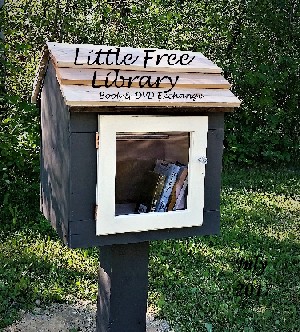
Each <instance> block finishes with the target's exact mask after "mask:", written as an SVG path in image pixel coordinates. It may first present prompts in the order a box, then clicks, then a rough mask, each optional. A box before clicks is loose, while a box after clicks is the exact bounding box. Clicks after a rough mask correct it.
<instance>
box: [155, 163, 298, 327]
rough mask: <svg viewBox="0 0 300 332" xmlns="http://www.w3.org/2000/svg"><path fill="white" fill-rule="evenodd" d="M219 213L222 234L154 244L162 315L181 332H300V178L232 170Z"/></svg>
mask: <svg viewBox="0 0 300 332" xmlns="http://www.w3.org/2000/svg"><path fill="white" fill-rule="evenodd" d="M221 212H222V213H221V215H222V216H221V234H220V236H205V237H198V238H193V239H185V240H180V241H178V240H177V241H175V240H170V241H165V242H156V243H153V245H152V254H151V265H150V266H151V269H150V285H151V292H152V296H153V300H154V301H156V303H158V304H159V306H160V309H161V314H162V315H164V316H165V317H166V318H167V319H168V320H169V322H170V323H171V325H172V326H173V327H174V330H175V331H188V332H192V331H195V332H200V331H207V330H208V328H207V327H206V326H207V325H205V324H211V326H212V330H213V331H214V332H215V331H220V332H224V331H228V332H229V331H230V332H233V331H263V332H268V331H281V332H283V331H289V332H291V331H295V332H296V331H300V317H299V303H300V279H299V275H300V173H299V172H296V171H288V170H283V171H274V172H270V171H265V170H245V169H244V170H236V169H231V170H227V171H226V172H224V176H223V190H222V203H221ZM256 260H257V263H256V266H254V264H255V261H256ZM241 262H242V263H241ZM245 262H246V264H245ZM249 263H252V266H250V264H249ZM263 264H264V266H265V269H264V268H263Z"/></svg>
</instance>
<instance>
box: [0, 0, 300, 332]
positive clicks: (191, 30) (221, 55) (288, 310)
mask: <svg viewBox="0 0 300 332" xmlns="http://www.w3.org/2000/svg"><path fill="white" fill-rule="evenodd" d="M118 3H119V5H110V4H109V3H108V2H107V1H105V0H98V1H96V0H92V1H88V0H76V1H75V0H62V1H56V0H49V1H45V0H33V1H28V0H21V1H14V0H6V1H5V9H4V10H3V9H1V11H0V30H2V31H3V32H4V34H5V41H4V42H2V41H1V40H0V71H1V73H0V74H1V75H0V77H1V80H0V107H1V112H0V121H1V130H0V156H1V158H0V229H1V234H0V235H1V244H0V303H1V305H0V316H1V319H2V320H0V327H3V326H5V325H7V324H9V322H11V320H12V319H14V318H15V315H16V314H17V312H18V310H19V309H20V308H28V307H30V306H32V305H33V303H34V301H35V300H36V299H41V300H42V301H43V302H45V303H46V302H47V301H54V300H55V301H65V300H66V299H67V294H69V293H70V294H74V295H75V293H76V294H80V296H82V297H83V298H89V299H91V298H94V297H95V294H96V289H95V284H96V283H95V269H96V260H95V256H94V253H93V255H92V256H90V253H89V252H87V251H72V252H71V251H69V250H67V249H66V248H64V247H62V245H61V244H60V243H59V242H58V240H57V238H56V236H55V234H54V232H52V231H51V228H50V226H49V225H48V224H47V223H46V222H45V220H44V219H41V217H40V216H39V214H38V205H39V204H38V187H39V185H38V176H39V171H38V168H39V157H38V152H39V148H38V146H39V112H38V110H37V108H36V107H34V106H33V105H32V104H31V103H30V94H31V87H32V83H33V81H34V76H35V70H36V68H37V66H38V62H39V58H40V55H41V50H42V48H43V46H44V44H45V42H46V41H47V40H49V41H60V42H61V41H63V42H70V43H95V44H110V45H119V46H134V47H142V48H146V47H159V48H170V49H181V50H192V51H200V52H203V53H204V54H205V55H206V56H207V57H209V58H210V59H211V60H213V61H215V62H216V63H217V64H218V65H219V66H221V67H222V68H223V70H224V74H225V77H226V78H228V79H229V81H230V82H231V83H233V90H234V92H235V93H236V94H237V95H238V96H239V97H240V98H241V100H242V101H243V103H242V106H241V108H240V109H239V110H237V111H236V112H235V113H233V114H230V115H226V133H225V137H226V141H225V147H226V149H225V159H226V163H227V164H231V163H236V162H239V163H240V164H241V163H246V164H252V163H262V162H263V163H267V164H269V165H274V164H282V163H285V164H288V165H292V164H293V165H295V166H296V165H297V163H299V162H300V153H299V147H300V136H299V132H300V112H299V84H300V83H299V82H300V80H299V59H300V54H299V47H298V44H299V36H300V30H299V29H300V24H299V17H300V15H299V14H300V8H299V7H300V5H299V2H298V1H296V0H287V1H282V0H274V1H271V2H270V1H257V0H250V1H244V0H242V1H241V0H239V1H238V0H227V1H225V0H221V1H204V0H203V1H186V0H180V1H162V0H144V1H133V0H128V1H123V2H118ZM4 74H5V80H3V77H4ZM299 180H300V177H299V173H297V172H296V171H295V172H292V171H286V170H284V171H274V172H266V171H263V170H259V171H254V172H253V171H250V170H247V169H243V170H242V171H237V169H236V168H234V169H232V170H228V171H227V172H226V175H225V178H224V189H223V196H222V206H223V209H222V233H221V234H222V235H221V236H220V237H204V238H198V239H188V240H181V241H165V242H163V243H154V244H153V246H152V254H151V265H150V300H151V301H152V302H153V303H154V304H155V305H156V306H158V307H159V308H161V313H162V315H165V316H166V317H167V318H168V319H169V320H170V321H171V323H172V325H173V326H174V327H177V330H179V331H189V332H191V331H197V332H200V331H205V330H207V329H209V328H211V327H212V328H213V330H214V331H222V332H224V331H248V332H250V331H296V330H297V329H298V326H299V320H298V319H297V316H296V309H297V307H296V306H297V303H298V302H299V287H298V286H297V285H298V284H297V281H298V275H299V272H300V271H299V225H300V224H299V222H300V221H299V197H300V188H299V183H300V181H299ZM29 229H30V231H29ZM47 234H49V238H48V236H47ZM257 255H258V257H260V259H261V260H265V261H266V262H268V264H267V268H266V270H265V272H264V273H263V274H261V275H260V274H259V273H256V272H255V271H248V270H245V269H237V262H238V260H239V259H240V258H243V259H244V261H247V260H251V259H252V258H253V257H256V256H257ZM91 260H92V261H91ZM242 287H244V290H245V289H248V290H249V289H250V288H251V287H252V288H253V289H254V290H255V291H256V292H253V294H252V295H251V296H246V295H245V293H241V292H240V290H241V288H242ZM246 287H248V288H246ZM259 287H261V295H260V296H257V294H258V290H259V289H260V288H259ZM255 294H256V295H255ZM207 322H209V323H207ZM205 324H206V325H205Z"/></svg>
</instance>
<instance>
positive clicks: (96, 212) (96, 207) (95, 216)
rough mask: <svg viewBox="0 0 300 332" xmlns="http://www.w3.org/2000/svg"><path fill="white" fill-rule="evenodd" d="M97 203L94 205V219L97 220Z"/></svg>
mask: <svg viewBox="0 0 300 332" xmlns="http://www.w3.org/2000/svg"><path fill="white" fill-rule="evenodd" d="M97 212H98V205H96V206H95V220H97Z"/></svg>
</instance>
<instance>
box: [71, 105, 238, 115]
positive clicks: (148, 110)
mask: <svg viewBox="0 0 300 332" xmlns="http://www.w3.org/2000/svg"><path fill="white" fill-rule="evenodd" d="M70 111H71V112H72V113H73V112H74V113H91V112H94V113H99V114H116V115H117V114H153V115H155V114H168V115H172V116H177V115H183V114H188V115H199V113H204V112H207V113H224V112H225V113H231V112H233V111H234V108H233V107H176V106H164V107H158V106H146V107H143V108H141V107H140V106H132V107H130V106H126V107H124V106H106V107H105V106H101V107H95V106H94V107H89V106H71V107H70Z"/></svg>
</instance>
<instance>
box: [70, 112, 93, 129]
mask: <svg viewBox="0 0 300 332" xmlns="http://www.w3.org/2000/svg"><path fill="white" fill-rule="evenodd" d="M70 121H71V122H70V131H71V132H72V133H90V132H91V133H95V132H96V131H98V114H97V113H90V112H89V113H74V112H73V113H70Z"/></svg>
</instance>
